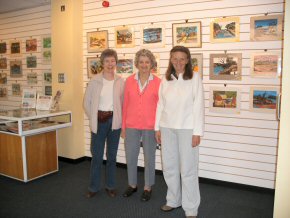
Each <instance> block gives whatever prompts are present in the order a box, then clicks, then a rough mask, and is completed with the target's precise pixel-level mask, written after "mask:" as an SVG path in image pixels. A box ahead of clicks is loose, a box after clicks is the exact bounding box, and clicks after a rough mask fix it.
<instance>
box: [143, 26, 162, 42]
mask: <svg viewBox="0 0 290 218" xmlns="http://www.w3.org/2000/svg"><path fill="white" fill-rule="evenodd" d="M164 45H165V26H164V25H148V26H142V27H141V40H140V46H143V47H164Z"/></svg>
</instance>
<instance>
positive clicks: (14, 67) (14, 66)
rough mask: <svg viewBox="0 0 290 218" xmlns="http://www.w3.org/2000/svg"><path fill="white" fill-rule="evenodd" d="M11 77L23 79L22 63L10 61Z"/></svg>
mask: <svg viewBox="0 0 290 218" xmlns="http://www.w3.org/2000/svg"><path fill="white" fill-rule="evenodd" d="M10 77H22V61H21V60H11V61H10Z"/></svg>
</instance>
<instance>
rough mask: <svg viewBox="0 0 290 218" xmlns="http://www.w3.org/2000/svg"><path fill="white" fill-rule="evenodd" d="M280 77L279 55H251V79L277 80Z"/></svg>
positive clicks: (272, 53) (268, 53) (269, 53)
mask: <svg viewBox="0 0 290 218" xmlns="http://www.w3.org/2000/svg"><path fill="white" fill-rule="evenodd" d="M280 75H281V55H280V53H274V52H264V53H254V54H252V55H251V77H264V78H277V77H279V76H280Z"/></svg>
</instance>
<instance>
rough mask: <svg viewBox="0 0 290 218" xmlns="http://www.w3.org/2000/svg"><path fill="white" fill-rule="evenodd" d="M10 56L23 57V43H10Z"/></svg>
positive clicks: (13, 41)
mask: <svg viewBox="0 0 290 218" xmlns="http://www.w3.org/2000/svg"><path fill="white" fill-rule="evenodd" d="M10 54H11V55H12V56H19V55H21V41H20V40H12V41H10Z"/></svg>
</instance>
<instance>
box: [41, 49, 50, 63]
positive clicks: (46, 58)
mask: <svg viewBox="0 0 290 218" xmlns="http://www.w3.org/2000/svg"><path fill="white" fill-rule="evenodd" d="M42 64H51V50H50V49H47V50H43V51H42Z"/></svg>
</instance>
